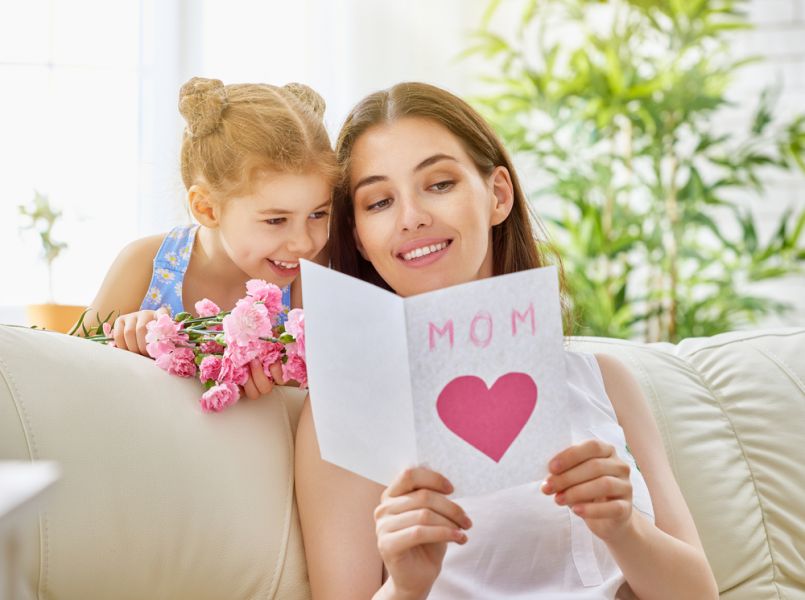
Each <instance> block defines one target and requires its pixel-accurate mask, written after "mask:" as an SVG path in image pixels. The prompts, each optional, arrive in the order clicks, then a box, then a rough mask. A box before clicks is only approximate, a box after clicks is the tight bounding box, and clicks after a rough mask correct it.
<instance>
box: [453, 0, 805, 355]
mask: <svg viewBox="0 0 805 600" xmlns="http://www.w3.org/2000/svg"><path fill="white" fill-rule="evenodd" d="M514 4H516V5H517V9H518V11H519V13H518V16H517V26H516V27H514V28H512V27H508V28H507V29H506V33H503V34H502V33H499V32H496V30H495V27H494V26H495V22H496V19H497V18H498V13H500V12H501V8H503V6H502V5H505V8H506V10H509V11H510V10H511V9H512V7H513V5H514ZM742 4H743V2H742V0H609V1H606V2H595V1H591V0H523V1H520V0H507V1H506V2H503V3H501V1H500V0H493V1H491V2H490V3H489V4H488V6H487V9H486V12H485V15H484V18H483V22H482V25H481V27H480V28H479V29H478V30H477V31H476V32H474V33H473V34H472V37H471V40H470V43H469V46H468V48H467V49H466V51H465V52H464V53H463V56H475V57H477V56H480V57H483V59H485V61H486V63H487V64H488V66H489V67H490V68H489V70H488V71H489V72H490V73H494V74H493V75H488V76H484V77H483V80H482V81H483V84H484V89H485V90H488V92H486V93H484V95H483V96H480V97H477V98H475V99H474V103H475V106H476V107H477V108H479V109H480V110H481V112H482V113H483V114H484V115H485V116H486V117H487V118H488V119H489V120H490V121H491V122H492V123H493V124H494V126H495V127H496V129H497V130H498V132H499V133H500V134H501V135H502V137H503V138H504V140H505V142H506V144H507V146H508V148H509V150H510V151H511V152H512V153H513V154H514V155H515V157H516V159H517V162H518V164H519V165H521V167H522V168H524V169H527V172H528V173H529V176H528V177H527V178H526V181H530V182H532V183H536V187H534V188H533V189H530V190H528V193H529V197H530V199H531V200H532V201H533V202H534V205H535V208H536V209H537V212H538V213H539V214H540V216H541V217H542V218H543V219H545V220H547V222H548V227H549V230H550V233H551V236H552V238H553V241H554V242H555V243H556V244H557V246H558V247H559V250H560V252H561V255H562V258H563V261H564V266H565V270H566V275H567V278H568V283H569V287H570V293H571V299H572V303H573V307H574V316H575V327H574V333H576V334H579V335H600V336H612V337H620V338H638V339H644V340H647V341H658V340H667V341H672V342H675V341H678V340H680V339H683V338H686V337H694V336H708V335H712V334H715V333H719V332H723V331H728V330H732V329H736V328H739V327H741V326H745V325H747V324H752V323H754V322H756V320H757V318H758V317H760V316H762V315H766V314H771V313H782V312H785V310H786V309H787V306H786V305H785V304H784V303H782V302H779V301H777V300H775V299H774V298H767V297H763V296H761V295H758V294H753V293H752V292H751V284H752V283H753V282H759V281H763V280H769V279H774V278H779V277H784V276H787V275H791V274H794V273H802V272H803V266H805V243H803V241H804V240H805V235H803V228H804V227H805V211H803V210H796V209H794V208H793V207H789V208H787V209H786V210H785V211H784V212H783V214H782V217H781V218H780V219H779V223H778V224H777V226H776V227H775V230H774V232H773V234H771V235H761V234H760V232H759V227H758V223H757V221H756V220H755V217H754V215H753V213H752V211H751V210H750V206H749V204H750V203H749V202H747V201H746V200H745V198H746V196H747V192H751V194H753V195H754V196H755V198H756V200H755V201H757V202H764V201H768V200H767V199H766V198H765V197H764V180H767V178H768V176H769V174H770V173H773V172H774V171H777V172H780V171H790V170H795V169H800V170H803V171H805V115H800V116H798V117H796V118H794V119H792V120H790V121H787V122H782V123H781V122H780V121H779V119H776V118H775V113H774V111H775V101H776V96H777V92H778V91H779V89H778V90H775V89H766V90H765V91H764V92H763V93H761V94H760V95H759V97H758V98H757V102H756V110H755V111H754V115H753V118H752V119H751V122H750V123H748V126H747V129H746V130H745V131H735V130H729V129H728V130H726V131H725V130H724V129H725V128H724V127H721V128H720V129H719V127H718V119H717V118H714V117H715V115H716V112H717V111H718V110H719V109H721V108H723V107H725V106H728V105H729V102H728V99H727V96H728V90H729V86H730V84H731V82H732V81H733V79H734V76H735V74H736V73H737V72H738V71H739V70H740V69H741V68H742V67H743V66H745V65H747V64H748V63H750V62H753V61H757V60H759V59H757V58H742V59H736V58H735V54H736V53H735V51H734V50H735V49H734V48H732V47H731V40H730V32H732V31H734V30H739V29H746V28H749V27H750V24H749V23H748V21H747V19H746V15H745V13H744V11H743V10H742ZM736 192H737V193H736ZM741 198H744V199H743V200H742V199H741ZM543 204H544V205H545V206H546V207H549V206H553V209H552V210H543V209H542V206H543Z"/></svg>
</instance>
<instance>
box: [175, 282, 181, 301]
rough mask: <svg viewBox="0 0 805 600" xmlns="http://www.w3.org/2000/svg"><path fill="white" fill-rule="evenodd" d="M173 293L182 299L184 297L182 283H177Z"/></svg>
mask: <svg viewBox="0 0 805 600" xmlns="http://www.w3.org/2000/svg"><path fill="white" fill-rule="evenodd" d="M173 291H174V292H176V295H177V296H179V297H180V298H181V297H182V282H181V281H177V282H176V283H175V284H174V286H173Z"/></svg>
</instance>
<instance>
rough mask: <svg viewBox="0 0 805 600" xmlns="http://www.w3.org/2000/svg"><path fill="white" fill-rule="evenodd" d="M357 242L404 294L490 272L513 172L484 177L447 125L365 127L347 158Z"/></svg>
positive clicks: (415, 120)
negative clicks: (496, 227)
mask: <svg viewBox="0 0 805 600" xmlns="http://www.w3.org/2000/svg"><path fill="white" fill-rule="evenodd" d="M350 161H351V162H350V170H351V172H350V191H351V194H352V198H353V201H354V210H355V235H356V240H357V242H358V248H359V250H360V251H361V254H363V256H364V258H366V259H367V260H368V261H369V262H371V263H372V265H374V267H375V269H376V270H377V272H378V273H379V274H380V276H381V277H382V278H383V279H384V280H385V281H386V283H388V284H389V285H390V286H391V288H392V289H393V290H395V291H396V292H397V293H398V294H400V295H401V296H411V295H414V294H419V293H422V292H428V291H431V290H436V289H440V288H443V287H447V286H451V285H456V284H460V283H466V282H468V281H473V280H475V279H480V278H483V277H489V276H491V275H492V246H491V240H492V231H491V228H492V226H493V225H497V224H498V223H501V222H502V221H504V220H505V219H506V217H507V216H508V214H509V212H510V211H511V206H512V186H511V179H510V177H509V173H508V171H507V170H506V169H505V168H504V167H496V168H495V170H494V171H493V172H492V173H491V174H490V175H489V176H482V175H481V174H480V173H479V172H478V169H477V168H476V166H475V164H474V163H473V162H472V160H471V159H470V157H469V155H468V154H467V153H466V151H465V150H464V148H463V146H462V145H461V142H460V141H459V140H458V138H456V137H455V136H454V135H453V134H452V133H450V132H449V131H448V130H447V129H446V128H445V127H443V126H442V125H440V124H438V123H436V122H434V121H430V120H428V119H423V118H419V117H406V118H403V119H399V120H396V121H393V122H392V123H389V124H382V125H376V126H374V127H372V128H370V129H368V130H367V131H366V132H365V133H364V134H363V135H361V136H360V137H359V138H358V140H357V141H356V142H355V144H354V146H353V149H352V156H351V158H350Z"/></svg>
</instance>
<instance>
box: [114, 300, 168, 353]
mask: <svg viewBox="0 0 805 600" xmlns="http://www.w3.org/2000/svg"><path fill="white" fill-rule="evenodd" d="M160 311H161V312H164V313H166V314H167V311H166V310H165V309H164V308H160V309H159V310H138V311H137V312H133V313H128V314H125V315H120V316H119V317H118V318H117V319H115V323H114V325H113V326H112V331H111V337H112V338H113V339H114V341H115V346H117V347H118V348H123V350H130V351H131V352H136V353H138V354H142V355H143V356H150V355H149V354H148V351H147V350H146V349H145V344H146V343H145V334H146V333H148V330H147V329H146V327H145V326H146V325H147V324H148V323H149V322H150V321H153V320H154V319H156V318H157V317H158V316H159V314H160Z"/></svg>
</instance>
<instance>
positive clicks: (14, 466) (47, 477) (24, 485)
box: [0, 461, 60, 600]
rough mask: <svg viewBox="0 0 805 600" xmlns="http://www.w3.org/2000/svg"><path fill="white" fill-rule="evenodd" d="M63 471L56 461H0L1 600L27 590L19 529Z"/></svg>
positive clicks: (11, 597) (13, 597) (8, 599)
mask: <svg viewBox="0 0 805 600" xmlns="http://www.w3.org/2000/svg"><path fill="white" fill-rule="evenodd" d="M59 475H60V471H59V467H58V465H57V464H56V463H53V462H45V461H41V462H23V461H0V600H16V599H17V598H21V597H22V594H23V593H24V592H23V589H24V579H23V573H22V568H21V565H20V564H19V560H20V556H21V554H22V552H21V547H20V544H21V542H20V539H19V531H18V529H19V526H20V525H21V523H22V520H23V518H25V517H26V516H28V515H30V513H31V512H32V511H35V510H37V508H38V507H39V505H40V502H41V500H42V498H43V497H44V496H45V494H46V492H47V490H48V489H49V488H50V487H51V486H52V485H53V484H54V483H55V482H56V480H58V478H59Z"/></svg>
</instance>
